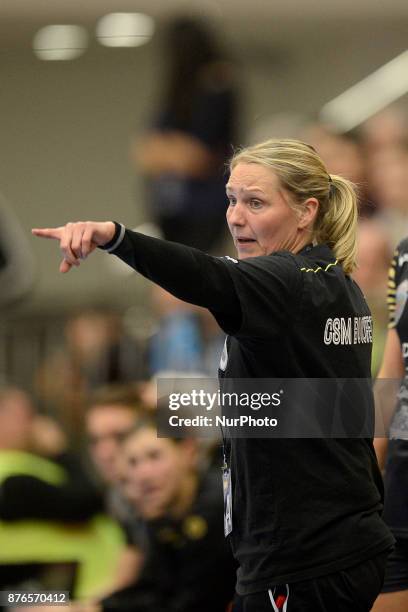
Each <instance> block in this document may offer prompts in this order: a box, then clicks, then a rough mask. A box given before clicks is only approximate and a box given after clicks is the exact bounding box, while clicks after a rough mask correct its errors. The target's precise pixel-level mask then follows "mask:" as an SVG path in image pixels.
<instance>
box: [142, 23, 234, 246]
mask: <svg viewBox="0 0 408 612" xmlns="http://www.w3.org/2000/svg"><path fill="white" fill-rule="evenodd" d="M165 58H166V59H167V61H168V63H169V67H168V72H167V75H168V76H167V84H166V88H165V93H164V97H163V100H162V102H161V105H160V106H161V108H160V113H159V116H158V117H157V118H156V120H155V121H154V125H153V127H152V129H151V131H150V132H149V133H147V134H146V135H145V136H144V138H143V139H142V141H141V142H140V143H139V144H138V146H137V147H135V149H134V158H135V162H136V164H137V167H138V168H140V169H141V171H142V172H143V173H144V174H145V176H146V177H147V178H148V179H149V199H150V204H149V206H150V212H151V215H152V216H153V219H154V220H155V221H156V222H157V224H158V225H159V227H160V228H161V230H162V232H163V235H164V237H165V238H166V239H168V240H174V241H177V242H184V243H185V244H189V245H191V246H195V247H197V248H199V249H202V250H205V251H209V250H211V249H212V248H213V247H214V245H215V244H216V242H217V241H218V240H219V239H220V237H221V236H223V235H224V226H225V223H224V215H225V208H226V199H225V177H224V174H225V162H226V160H227V158H228V157H229V155H230V154H231V145H232V143H233V142H234V131H235V123H236V116H235V115H236V110H235V94H234V86H233V76H232V67H231V65H230V64H229V63H227V62H226V61H225V60H224V59H223V58H222V55H221V53H220V51H219V50H218V48H217V44H216V42H215V40H214V38H213V35H212V34H211V32H210V31H209V30H208V29H207V28H206V27H205V26H204V24H203V23H201V22H198V21H194V20H192V19H188V18H180V19H177V20H176V21H174V22H173V23H172V24H170V25H169V27H168V30H167V32H166V49H165Z"/></svg>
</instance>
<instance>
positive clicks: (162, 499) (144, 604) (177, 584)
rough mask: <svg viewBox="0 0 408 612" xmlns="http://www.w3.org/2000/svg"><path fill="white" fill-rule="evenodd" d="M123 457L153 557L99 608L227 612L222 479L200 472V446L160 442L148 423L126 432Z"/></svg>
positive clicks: (228, 560) (230, 572)
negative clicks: (129, 581) (128, 585)
mask: <svg viewBox="0 0 408 612" xmlns="http://www.w3.org/2000/svg"><path fill="white" fill-rule="evenodd" d="M122 452H123V457H124V464H123V465H124V468H125V480H126V489H125V490H126V492H127V495H128V497H129V499H130V500H132V502H133V504H134V507H135V509H136V511H137V512H138V513H139V514H140V515H141V516H142V517H143V518H144V519H145V520H146V525H147V534H148V555H147V558H146V562H145V564H144V567H143V570H142V573H141V575H140V577H139V579H138V581H137V582H135V584H133V585H132V586H130V587H128V588H127V589H122V590H120V591H117V592H116V593H113V594H112V595H111V596H109V597H107V598H105V599H103V600H102V601H101V603H100V606H99V608H100V609H102V610H103V611H104V612H116V611H117V612H120V611H122V610H123V611H124V610H137V611H138V612H145V611H146V612H147V611H148V610H149V611H152V610H154V611H156V610H157V611H158V610H160V611H161V612H173V611H174V612H175V611H177V612H193V611H194V612H209V611H210V610H211V612H225V610H226V609H227V605H228V603H229V602H230V601H231V600H232V598H233V594H234V583H235V565H234V561H233V559H232V555H231V551H230V549H229V546H228V543H227V542H226V541H225V539H224V538H223V529H222V514H223V498H222V488H221V485H220V482H219V477H218V474H215V473H212V472H208V473H206V474H205V475H202V476H201V475H199V473H198V470H197V446H196V442H195V441H194V440H192V439H181V440H173V439H169V438H158V437H157V430H156V426H155V424H154V423H153V422H152V421H150V420H146V421H141V422H140V423H139V424H138V425H136V427H135V428H134V429H133V431H132V432H131V433H129V434H128V436H127V438H126V439H125V441H124V444H123V449H122ZM128 537H129V540H130V541H131V538H132V534H131V533H129V536H128Z"/></svg>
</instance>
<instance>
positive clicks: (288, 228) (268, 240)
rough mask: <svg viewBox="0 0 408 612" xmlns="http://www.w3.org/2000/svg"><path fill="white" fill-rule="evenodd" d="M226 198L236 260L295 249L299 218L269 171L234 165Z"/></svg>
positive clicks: (297, 238) (273, 173)
mask: <svg viewBox="0 0 408 612" xmlns="http://www.w3.org/2000/svg"><path fill="white" fill-rule="evenodd" d="M227 196H228V200H229V206H228V210H227V222H228V227H229V230H230V232H231V235H232V237H233V239H234V244H235V247H236V249H237V251H238V259H246V258H247V257H257V256H259V255H269V254H270V253H272V252H274V251H280V250H288V251H293V250H294V248H295V247H296V246H297V243H298V242H299V238H300V234H299V228H298V223H299V217H298V215H297V214H296V213H295V211H294V210H293V209H292V208H291V207H290V206H289V204H288V201H289V197H290V196H289V193H288V192H287V191H285V190H284V189H283V188H282V187H281V186H280V183H279V179H278V177H277V175H276V174H275V172H274V171H273V170H272V169H269V168H266V167H265V166H261V165H259V164H244V163H239V164H237V165H236V166H235V168H234V169H233V170H232V172H231V175H230V178H229V181H228V184H227Z"/></svg>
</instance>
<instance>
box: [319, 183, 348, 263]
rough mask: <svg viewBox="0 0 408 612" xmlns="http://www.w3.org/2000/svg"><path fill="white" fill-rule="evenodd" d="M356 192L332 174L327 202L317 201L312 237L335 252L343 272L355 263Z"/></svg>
mask: <svg viewBox="0 0 408 612" xmlns="http://www.w3.org/2000/svg"><path fill="white" fill-rule="evenodd" d="M357 219H358V208H357V194H356V191H355V188H354V186H353V184H352V183H351V182H350V181H348V180H347V179H345V178H343V177H341V176H337V175H332V176H331V181H330V189H329V194H328V197H327V201H326V202H322V203H321V204H320V211H319V213H318V217H317V222H316V223H315V227H314V232H313V233H314V237H315V240H316V241H317V242H318V243H324V244H327V245H328V246H329V247H330V248H331V249H332V250H333V252H334V254H335V257H336V259H337V261H338V262H339V264H341V266H342V267H343V269H344V271H345V273H346V274H351V273H352V272H353V270H354V268H355V266H356V251H357V240H356V231H357Z"/></svg>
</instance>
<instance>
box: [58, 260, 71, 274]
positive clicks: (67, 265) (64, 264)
mask: <svg viewBox="0 0 408 612" xmlns="http://www.w3.org/2000/svg"><path fill="white" fill-rule="evenodd" d="M71 268H72V264H70V263H69V262H68V261H67V260H66V259H63V260H62V261H61V263H60V267H59V271H60V272H62V273H63V274H65V273H66V272H69V271H70V269H71Z"/></svg>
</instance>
